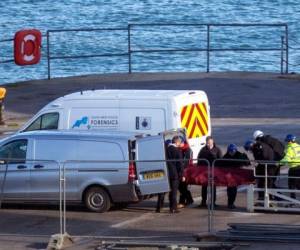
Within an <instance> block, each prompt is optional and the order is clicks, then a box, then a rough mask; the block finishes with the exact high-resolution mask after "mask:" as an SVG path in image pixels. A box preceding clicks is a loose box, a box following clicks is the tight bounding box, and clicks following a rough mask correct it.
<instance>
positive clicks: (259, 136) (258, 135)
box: [253, 130, 284, 161]
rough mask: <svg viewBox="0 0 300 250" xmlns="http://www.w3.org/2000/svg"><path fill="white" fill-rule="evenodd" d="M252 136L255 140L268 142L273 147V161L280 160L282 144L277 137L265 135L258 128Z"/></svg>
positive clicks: (282, 155)
mask: <svg viewBox="0 0 300 250" xmlns="http://www.w3.org/2000/svg"><path fill="white" fill-rule="evenodd" d="M253 138H254V140H256V141H259V142H263V143H266V144H268V145H269V146H270V147H271V148H272V149H273V151H274V160H275V161H280V160H281V159H282V158H283V157H284V144H283V143H282V142H281V141H280V140H278V139H277V138H274V137H273V136H271V135H265V134H264V133H263V132H262V131H260V130H256V131H254V133H253Z"/></svg>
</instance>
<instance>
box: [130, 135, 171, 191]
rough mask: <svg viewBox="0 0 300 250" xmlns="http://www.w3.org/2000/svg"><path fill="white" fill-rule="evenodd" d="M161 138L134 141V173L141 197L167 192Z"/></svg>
mask: <svg viewBox="0 0 300 250" xmlns="http://www.w3.org/2000/svg"><path fill="white" fill-rule="evenodd" d="M165 159H166V155H165V145H164V139H163V136H161V135H159V136H148V137H142V138H137V139H136V160H137V162H136V171H137V177H138V186H139V188H140V192H141V194H142V195H148V194H157V193H165V192H169V190H170V186H169V178H168V170H167V164H166V161H165Z"/></svg>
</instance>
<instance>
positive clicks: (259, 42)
mask: <svg viewBox="0 0 300 250" xmlns="http://www.w3.org/2000/svg"><path fill="white" fill-rule="evenodd" d="M299 9H300V1H297V0H296V1H295V0H293V1H292V0H198V1H192V0H176V1H171V0H159V1H154V0H148V1H146V0H144V1H137V0H122V1H120V0H111V1H108V0H93V1H92V0H85V1H83V0H43V1H42V0H18V1H17V0H14V1H13V0H3V1H1V2H0V40H1V41H2V40H6V39H12V38H13V36H14V34H15V32H16V31H18V30H21V29H27V28H35V29H39V30H40V31H41V32H42V33H43V34H44V35H45V34H46V32H47V30H53V29H59V30H60V29H79V28H113V27H115V28H117V27H120V28H125V29H126V28H127V25H128V24H153V23H165V24H166V23H177V24H179V23H190V24H195V23H198V24H200V23H217V24H226V23H260V24H262V23H287V24H288V27H289V38H290V39H289V44H290V46H291V48H290V53H289V55H290V58H289V59H290V63H291V64H294V65H297V64H299V63H300V58H299V55H300V52H299V51H300V50H297V48H299V47H300V45H299V44H298V42H300V39H299V32H300V26H299V20H300V11H299ZM284 32H285V31H284V28H274V27H269V28H265V27H211V44H210V46H211V48H216V49H232V48H280V46H281V36H283V35H284ZM46 46H47V44H46V37H45V36H44V37H43V44H42V60H41V62H40V63H39V64H38V65H34V66H26V67H20V66H16V65H15V64H14V63H13V62H9V63H1V64H0V84H3V83H11V82H16V81H25V80H29V79H42V78H47V73H48V71H47V53H46V52H47V49H46ZM206 47H207V33H206V26H176V27H174V26H155V27H151V26H147V27H144V26H138V25H137V26H133V27H132V32H131V50H132V51H137V50H160V49H186V50H190V49H199V48H200V49H203V48H206ZM293 48H295V49H293ZM50 52H51V56H52V57H61V56H78V55H101V54H111V53H113V54H123V53H127V52H128V36H127V31H126V30H125V31H122V30H121V31H94V32H59V33H50ZM280 53H281V52H280V51H271V52H270V51H268V52H262V51H260V52H257V51H256V52H253V51H213V52H211V53H210V70H211V71H263V72H280V56H281V54H280ZM12 59H13V42H12V41H6V42H0V61H6V60H12ZM128 60H129V58H128V56H107V57H93V58H76V59H57V60H54V59H53V60H51V76H52V77H64V76H73V75H86V74H97V73H114V72H128V70H129V68H128ZM131 60H132V71H133V72H178V71H180V72H190V71H196V72H197V71H198V72H199V71H203V72H205V71H206V67H207V54H206V52H202V51H198V52H195V51H189V52H187V51H185V52H165V53H161V52H153V53H142V52H139V53H138V52H134V53H133V54H132V57H131ZM289 68H290V71H297V70H299V68H300V67H297V66H292V65H290V67H289Z"/></svg>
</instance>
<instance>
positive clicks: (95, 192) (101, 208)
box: [84, 187, 111, 213]
mask: <svg viewBox="0 0 300 250" xmlns="http://www.w3.org/2000/svg"><path fill="white" fill-rule="evenodd" d="M84 203H85V206H86V207H87V208H88V209H89V210H90V211H92V212H98V213H104V212H106V211H108V210H109V209H110V206H111V202H110V198H109V195H108V193H107V192H106V191H105V190H104V189H103V188H101V187H91V188H89V189H88V190H87V191H86V193H85V195H84Z"/></svg>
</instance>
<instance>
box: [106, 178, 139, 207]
mask: <svg viewBox="0 0 300 250" xmlns="http://www.w3.org/2000/svg"><path fill="white" fill-rule="evenodd" d="M107 189H108V191H109V193H110V196H111V199H112V201H113V202H137V201H139V198H138V195H137V192H136V186H135V185H134V184H132V183H127V184H122V185H112V186H107Z"/></svg>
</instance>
